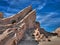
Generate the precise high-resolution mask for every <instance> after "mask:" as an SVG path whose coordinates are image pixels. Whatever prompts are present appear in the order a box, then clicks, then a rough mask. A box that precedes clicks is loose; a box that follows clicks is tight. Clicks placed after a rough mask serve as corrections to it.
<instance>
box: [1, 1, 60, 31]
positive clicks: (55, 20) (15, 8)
mask: <svg viewBox="0 0 60 45" xmlns="http://www.w3.org/2000/svg"><path fill="white" fill-rule="evenodd" d="M29 5H32V8H33V9H36V16H37V18H36V20H37V21H39V22H40V26H41V27H42V28H44V29H45V30H46V31H49V32H51V31H54V30H55V29H56V28H58V27H60V0H0V12H3V13H4V17H5V18H6V17H10V16H12V15H14V14H16V13H18V12H19V11H20V10H22V9H23V8H25V7H27V6H29Z"/></svg>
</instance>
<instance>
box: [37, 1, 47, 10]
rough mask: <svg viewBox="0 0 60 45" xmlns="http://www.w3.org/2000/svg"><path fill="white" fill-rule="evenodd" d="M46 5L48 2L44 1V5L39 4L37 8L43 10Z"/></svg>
mask: <svg viewBox="0 0 60 45" xmlns="http://www.w3.org/2000/svg"><path fill="white" fill-rule="evenodd" d="M45 5H46V2H45V3H43V4H42V5H39V6H38V8H37V9H38V10H41V9H42V8H44V6H45Z"/></svg>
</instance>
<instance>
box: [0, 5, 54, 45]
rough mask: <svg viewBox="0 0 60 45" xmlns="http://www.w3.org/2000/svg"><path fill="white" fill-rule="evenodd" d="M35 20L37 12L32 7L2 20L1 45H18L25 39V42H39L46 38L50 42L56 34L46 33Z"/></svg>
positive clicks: (0, 30)
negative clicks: (50, 38) (50, 37)
mask: <svg viewBox="0 0 60 45" xmlns="http://www.w3.org/2000/svg"><path fill="white" fill-rule="evenodd" d="M1 17H2V16H1ZM35 20H36V12H35V10H32V7H31V6H28V7H27V8H25V9H23V10H22V11H21V12H19V13H17V14H16V15H14V16H11V17H9V18H0V45H17V44H18V42H19V41H21V40H22V39H23V38H24V41H26V40H30V41H31V40H34V41H37V42H39V41H40V40H41V39H44V37H45V39H46V38H47V40H49V38H48V37H49V36H51V35H53V34H54V33H50V32H47V31H45V30H44V29H43V28H41V27H40V23H39V22H37V21H35ZM2 37H3V38H2ZM33 37H34V38H33ZM49 41H50V40H49Z"/></svg>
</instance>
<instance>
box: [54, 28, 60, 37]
mask: <svg viewBox="0 0 60 45" xmlns="http://www.w3.org/2000/svg"><path fill="white" fill-rule="evenodd" d="M55 33H57V34H58V36H59V37H60V28H57V29H56V30H55Z"/></svg>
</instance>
